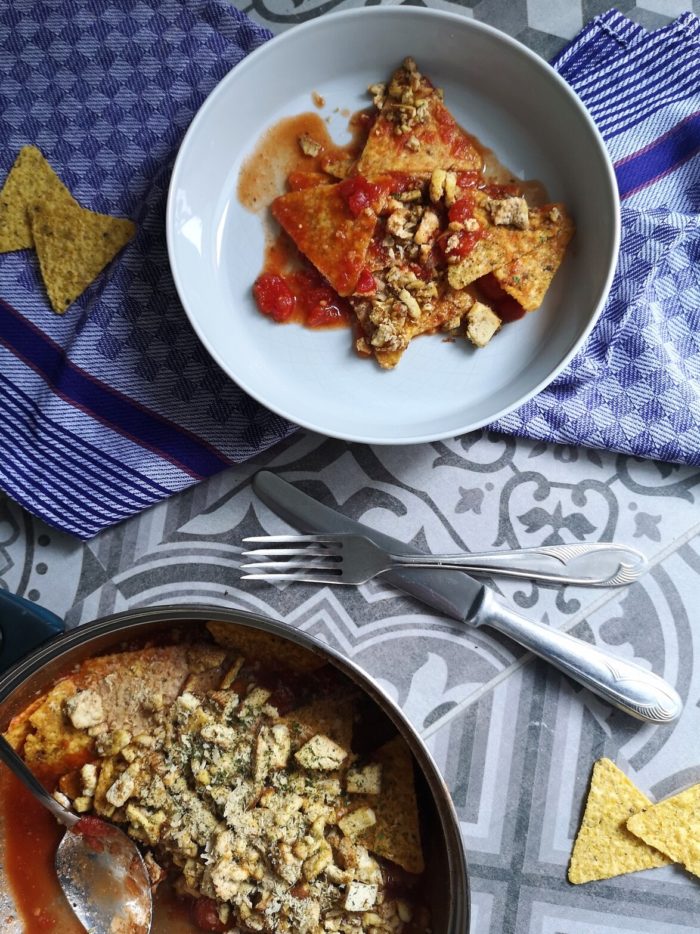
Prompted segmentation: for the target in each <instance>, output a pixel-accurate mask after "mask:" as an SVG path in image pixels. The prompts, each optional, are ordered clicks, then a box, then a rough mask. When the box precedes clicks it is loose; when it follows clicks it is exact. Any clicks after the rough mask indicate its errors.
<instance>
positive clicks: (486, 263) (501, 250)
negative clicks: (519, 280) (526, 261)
mask: <svg viewBox="0 0 700 934" xmlns="http://www.w3.org/2000/svg"><path fill="white" fill-rule="evenodd" d="M487 200H488V199H487V198H480V199H479V201H480V203H477V205H476V206H475V208H474V217H475V218H476V219H477V220H478V222H479V224H480V226H481V227H483V228H485V229H486V235H485V236H484V238H483V239H482V240H479V241H478V242H477V243H476V245H475V246H474V248H473V249H472V250H471V251H470V252H469V253H468V254H467V256H465V257H464V259H462V260H461V261H460V262H458V263H455V264H454V265H452V266H450V267H449V269H448V271H447V278H448V281H449V283H450V285H451V286H452V288H453V289H463V288H465V286H467V285H470V284H471V283H472V282H474V281H475V280H476V279H480V278H481V277H482V276H485V275H487V273H489V272H493V271H494V270H495V269H501V268H502V267H504V266H508V265H509V264H511V263H513V262H514V261H516V260H517V259H520V258H521V257H522V256H523V255H525V254H527V253H532V251H533V250H536V249H537V248H538V247H542V246H543V245H546V243H547V241H548V240H552V239H554V238H558V237H559V235H560V233H561V229H562V227H563V225H564V218H565V217H566V214H565V212H564V209H563V207H562V206H561V205H556V207H557V208H558V209H559V215H558V216H557V214H555V215H554V217H555V218H556V219H552V208H553V207H554V205H546V206H545V207H544V208H530V211H529V215H530V226H529V227H528V228H527V229H526V230H519V229H518V228H516V227H511V226H508V225H506V224H499V225H497V224H494V223H492V221H491V217H490V214H489V212H488V211H487V209H486V202H487ZM553 274H554V273H552V275H553ZM550 281H551V280H550Z"/></svg>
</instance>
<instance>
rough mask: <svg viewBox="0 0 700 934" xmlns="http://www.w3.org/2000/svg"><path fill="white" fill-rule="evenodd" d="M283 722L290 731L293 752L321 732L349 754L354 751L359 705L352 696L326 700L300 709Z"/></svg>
mask: <svg viewBox="0 0 700 934" xmlns="http://www.w3.org/2000/svg"><path fill="white" fill-rule="evenodd" d="M283 722H284V723H286V724H287V727H288V728H289V736H290V739H291V743H292V751H293V752H296V750H297V749H300V748H301V747H302V746H303V745H304V744H305V743H308V741H309V740H310V739H311V738H312V737H313V736H315V735H316V734H317V733H321V734H323V735H324V736H328V737H329V738H330V739H332V740H333V742H334V743H337V744H338V745H339V746H342V747H343V749H345V750H347V751H348V752H349V751H350V749H351V748H352V732H353V728H354V723H355V705H354V703H353V702H352V700H351V699H349V698H348V697H343V698H333V699H332V700H331V699H328V698H324V699H323V700H318V701H313V702H312V703H310V704H306V705H305V706H304V707H298V708H297V709H296V710H293V711H292V712H291V713H290V714H288V715H287V716H286V717H284V718H283Z"/></svg>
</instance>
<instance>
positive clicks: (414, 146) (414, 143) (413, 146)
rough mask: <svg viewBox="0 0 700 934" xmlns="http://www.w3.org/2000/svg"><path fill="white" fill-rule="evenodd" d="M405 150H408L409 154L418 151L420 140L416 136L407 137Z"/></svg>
mask: <svg viewBox="0 0 700 934" xmlns="http://www.w3.org/2000/svg"><path fill="white" fill-rule="evenodd" d="M406 149H410V150H411V152H418V151H419V150H420V140H419V139H418V137H417V136H409V137H408V139H407V140H406Z"/></svg>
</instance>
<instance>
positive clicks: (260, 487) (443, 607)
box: [253, 470, 682, 723]
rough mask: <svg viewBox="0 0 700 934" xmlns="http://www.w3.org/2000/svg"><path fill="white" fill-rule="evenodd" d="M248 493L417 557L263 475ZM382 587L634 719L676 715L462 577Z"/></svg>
mask: <svg viewBox="0 0 700 934" xmlns="http://www.w3.org/2000/svg"><path fill="white" fill-rule="evenodd" d="M253 490H254V491H255V493H256V494H257V495H258V496H259V497H260V499H261V500H262V501H263V502H264V503H265V505H266V506H268V507H269V508H270V509H272V511H273V512H275V513H276V514H277V515H278V516H280V518H282V519H284V521H285V522H287V523H289V524H290V525H292V526H294V527H295V528H297V529H299V531H302V532H356V533H357V534H359V535H365V536H367V538H369V539H371V540H372V541H374V542H376V543H377V544H378V545H380V546H381V547H383V548H386V549H387V550H389V551H392V550H393V551H397V550H399V551H403V552H408V553H412V554H420V551H419V550H418V549H417V548H414V547H413V546H411V545H407V544H406V543H405V542H400V541H398V540H397V539H395V538H392V537H391V536H389V535H384V533H382V532H377V531H376V530H375V529H371V528H369V527H368V526H366V525H363V524H362V523H361V522H356V521H355V520H354V519H349V518H348V517H347V516H343V515H342V514H341V513H339V512H336V511H335V510H334V509H330V508H329V507H328V506H323V505H322V504H321V503H319V502H317V501H316V500H314V499H312V498H311V497H310V496H307V495H306V493H302V492H301V490H298V489H296V487H294V486H292V484H290V483H287V481H286V480H282V479H281V478H280V477H278V476H276V475H275V474H273V473H271V472H270V471H268V470H262V471H260V472H259V473H257V474H256V475H255V477H254V478H253ZM384 579H385V580H387V581H389V582H390V583H391V584H393V585H394V586H395V587H398V588H399V589H400V590H403V591H405V592H406V593H409V594H411V595H412V596H414V597H417V598H418V599H419V600H421V601H423V603H427V604H428V605H429V606H431V607H433V608H435V609H436V610H439V611H440V612H441V613H445V614H446V615H447V616H451V617H452V618H453V619H457V620H459V621H460V622H464V623H468V624H469V625H471V626H491V627H492V628H493V629H497V630H498V631H499V632H501V633H503V634H504V635H506V636H508V637H509V638H510V639H512V640H513V641H514V642H518V643H519V644H520V645H522V646H524V647H525V648H526V649H528V650H529V651H530V652H532V653H533V654H535V655H538V656H539V657H540V658H544V659H546V661H548V662H550V663H551V664H552V665H554V666H555V667H556V668H558V669H559V670H560V671H563V672H564V673H565V674H567V675H569V676H570V677H572V678H574V679H575V680H577V681H578V682H579V683H580V684H583V685H584V686H585V687H587V688H588V689H589V690H591V691H593V692H594V693H595V694H597V695H599V696H600V697H602V698H604V699H605V700H607V701H608V702H609V703H611V704H613V705H614V706H615V707H618V708H619V709H620V710H624V711H625V712H626V713H628V714H630V715H631V716H633V717H636V718H637V719H640V720H648V721H651V722H653V723H670V722H671V721H672V720H675V719H676V718H677V717H678V716H679V714H680V712H681V710H682V702H681V699H680V697H679V696H678V694H677V692H676V691H675V690H674V688H672V687H671V685H670V684H668V683H667V682H666V681H664V680H663V678H660V677H659V676H658V675H655V674H654V673H653V672H651V671H647V670H646V669H644V668H641V667H640V666H639V665H635V664H634V663H632V662H628V661H627V660H626V659H623V658H616V657H615V656H614V655H610V654H608V653H607V652H604V651H603V650H601V649H599V648H597V647H596V646H594V645H591V644H590V643H588V642H583V641H582V640H581V639H577V638H575V637H574V636H570V635H569V634H568V633H565V632H561V631H560V630H558V629H552V628H551V627H549V626H546V625H544V624H542V623H535V622H532V621H531V620H528V619H527V618H526V617H524V616H521V615H520V614H519V613H516V612H515V611H514V610H512V609H511V608H510V607H509V606H507V604H506V603H505V602H504V601H503V600H502V599H501V598H500V597H498V595H497V594H496V593H495V592H494V591H493V590H492V589H491V588H490V587H488V586H487V585H486V584H484V583H482V582H480V581H477V580H475V579H474V578H473V577H470V575H469V574H466V573H464V572H463V571H439V570H432V569H420V570H407V569H396V570H392V571H388V572H387V573H386V574H385V575H384Z"/></svg>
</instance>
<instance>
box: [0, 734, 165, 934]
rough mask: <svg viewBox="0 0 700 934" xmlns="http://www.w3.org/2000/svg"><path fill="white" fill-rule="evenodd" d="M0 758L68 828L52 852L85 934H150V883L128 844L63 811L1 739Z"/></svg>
mask: <svg viewBox="0 0 700 934" xmlns="http://www.w3.org/2000/svg"><path fill="white" fill-rule="evenodd" d="M0 760H2V761H3V762H4V763H5V765H6V766H7V767H8V768H9V769H10V770H11V771H12V772H14V774H15V775H16V776H17V778H19V780H20V781H21V782H22V783H23V784H24V785H25V786H26V787H27V788H28V790H29V791H31V793H32V794H33V795H34V797H35V798H36V799H37V800H38V801H39V802H41V804H43V805H44V807H45V808H48V810H49V811H51V813H52V814H53V816H54V817H55V818H56V820H57V821H59V823H61V824H63V825H64V826H65V827H66V828H67V832H66V833H65V834H64V835H63V839H62V840H61V842H60V843H59V845H58V848H57V850H56V860H55V866H56V875H57V876H58V882H59V885H60V886H61V889H62V890H63V892H64V894H65V896H66V898H67V899H68V904H69V905H70V906H71V908H72V909H73V911H74V912H75V913H76V915H77V916H78V918H79V920H80V922H81V923H82V925H83V926H84V927H85V929H86V930H87V931H89V932H90V934H149V931H150V930H151V916H152V912H153V905H152V900H151V886H150V880H149V877H148V870H147V869H146V866H145V864H144V861H143V859H142V858H141V854H140V853H139V851H138V849H137V848H136V845H135V844H134V843H133V841H131V840H130V839H129V837H127V835H126V834H125V833H123V832H122V831H121V830H119V829H118V828H117V827H115V826H114V825H113V824H108V823H107V822H106V821H102V820H100V819H99V818H97V817H92V816H90V817H88V818H80V817H79V816H78V815H77V814H74V813H73V812H72V811H69V810H67V809H66V808H64V807H62V806H61V805H60V804H59V803H58V801H56V800H55V799H54V798H52V797H51V795H50V794H49V793H48V791H46V789H45V788H44V787H43V785H42V784H41V783H40V782H39V780H38V779H37V777H36V776H35V775H34V773H33V772H32V771H31V770H30V769H29V768H27V766H26V765H25V763H24V762H23V760H22V759H21V758H20V756H18V755H17V753H16V752H15V751H14V749H13V748H12V746H10V744H9V743H8V742H7V740H6V739H5V738H4V736H2V735H0Z"/></svg>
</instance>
